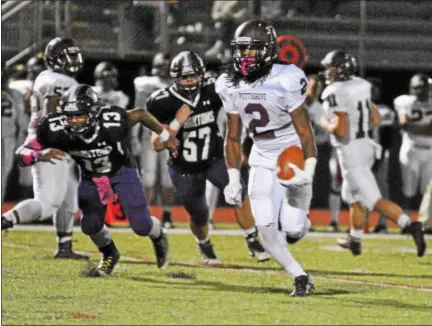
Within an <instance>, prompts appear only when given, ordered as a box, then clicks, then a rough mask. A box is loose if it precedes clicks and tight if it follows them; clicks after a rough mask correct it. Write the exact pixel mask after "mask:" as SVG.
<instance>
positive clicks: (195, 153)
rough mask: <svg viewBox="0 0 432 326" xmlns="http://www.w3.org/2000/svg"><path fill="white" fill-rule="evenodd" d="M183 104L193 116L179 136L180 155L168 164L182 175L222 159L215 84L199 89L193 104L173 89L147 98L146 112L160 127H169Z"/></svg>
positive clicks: (165, 89) (201, 169)
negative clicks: (154, 118)
mask: <svg viewBox="0 0 432 326" xmlns="http://www.w3.org/2000/svg"><path fill="white" fill-rule="evenodd" d="M185 103H186V104H188V105H189V106H190V107H191V108H192V110H193V111H194V113H193V114H192V115H191V116H190V117H189V119H188V120H186V122H185V123H184V125H183V127H182V128H181V129H180V130H179V132H178V135H177V138H178V140H179V141H180V147H179V155H178V157H177V158H174V157H172V156H171V159H170V162H169V164H170V165H171V166H172V167H173V168H175V169H177V170H179V171H181V172H185V173H194V172H201V171H203V170H205V169H207V168H208V166H209V165H210V164H211V163H212V162H213V161H214V160H216V159H219V158H222V157H223V139H222V137H221V135H220V133H219V129H218V126H217V116H218V112H219V110H220V109H221V107H222V102H221V100H220V98H219V96H218V95H217V93H216V91H215V86H214V84H208V85H206V86H204V87H202V89H201V92H200V95H199V96H197V97H196V98H195V100H194V101H193V102H192V101H190V100H189V99H187V98H185V97H183V96H182V95H181V94H179V93H177V92H176V90H175V88H174V86H173V85H172V86H169V87H167V88H164V89H160V90H157V91H156V92H154V93H153V94H152V95H151V96H150V97H149V98H148V100H147V109H148V110H149V111H150V113H151V114H153V115H154V116H155V117H156V118H157V119H158V120H159V121H160V122H161V123H163V124H169V123H170V122H171V121H172V120H173V119H174V118H175V115H176V113H177V111H178V110H179V109H180V107H181V106H182V105H183V104H185Z"/></svg>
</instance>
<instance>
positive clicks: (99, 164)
mask: <svg viewBox="0 0 432 326" xmlns="http://www.w3.org/2000/svg"><path fill="white" fill-rule="evenodd" d="M62 119H63V117H62V116H61V114H59V113H53V114H49V115H48V116H46V117H44V118H43V119H42V121H41V122H40V124H39V126H38V129H37V140H38V141H39V143H40V144H41V145H42V146H43V147H44V148H57V149H60V150H62V151H63V152H66V153H68V154H69V155H70V156H71V157H72V158H73V159H74V160H75V161H76V162H77V164H78V165H79V166H80V168H81V172H82V175H83V176H84V177H97V176H102V175H108V176H111V175H113V174H115V173H116V172H117V170H118V169H119V168H120V167H122V166H125V167H134V161H133V159H132V155H131V151H130V145H129V144H130V142H129V130H130V128H129V119H128V116H127V111H125V110H124V109H122V108H119V107H115V106H111V107H109V106H107V107H103V108H101V109H100V112H99V113H98V115H97V120H98V122H97V124H96V131H95V133H94V134H93V136H92V137H91V138H89V139H87V140H84V139H82V138H80V137H73V136H71V135H70V134H68V133H66V132H65V130H64V127H63V125H64V124H63V120H62Z"/></svg>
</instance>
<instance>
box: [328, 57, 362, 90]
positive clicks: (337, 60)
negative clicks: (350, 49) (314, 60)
mask: <svg viewBox="0 0 432 326" xmlns="http://www.w3.org/2000/svg"><path fill="white" fill-rule="evenodd" d="M321 65H322V66H323V67H324V68H325V70H324V77H325V80H326V84H327V85H328V84H331V83H333V82H335V81H341V80H348V79H350V78H351V76H353V75H355V74H356V73H357V60H356V59H355V57H354V56H353V55H351V54H350V53H347V52H345V51H343V50H339V49H338V50H334V51H331V52H329V53H327V54H326V56H325V57H324V59H322V60H321Z"/></svg>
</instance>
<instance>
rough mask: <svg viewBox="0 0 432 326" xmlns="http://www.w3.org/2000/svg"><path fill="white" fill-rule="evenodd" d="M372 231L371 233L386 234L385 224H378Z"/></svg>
mask: <svg viewBox="0 0 432 326" xmlns="http://www.w3.org/2000/svg"><path fill="white" fill-rule="evenodd" d="M372 232H373V233H382V234H386V233H387V226H385V225H380V224H378V225H377V226H375V228H374V229H373V231H372Z"/></svg>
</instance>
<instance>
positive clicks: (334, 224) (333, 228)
mask: <svg viewBox="0 0 432 326" xmlns="http://www.w3.org/2000/svg"><path fill="white" fill-rule="evenodd" d="M328 230H329V232H340V229H339V224H338V222H336V221H331V222H330V224H329V227H328Z"/></svg>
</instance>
